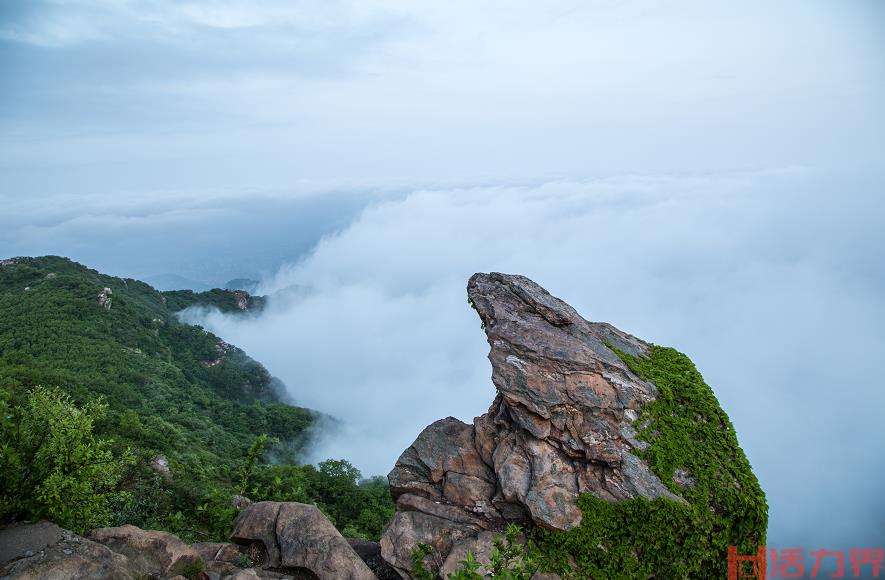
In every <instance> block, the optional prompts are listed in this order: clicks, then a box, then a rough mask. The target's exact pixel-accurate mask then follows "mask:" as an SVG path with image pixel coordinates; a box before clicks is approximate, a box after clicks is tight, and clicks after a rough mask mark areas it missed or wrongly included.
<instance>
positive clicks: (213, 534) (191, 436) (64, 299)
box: [0, 256, 393, 540]
mask: <svg viewBox="0 0 885 580" xmlns="http://www.w3.org/2000/svg"><path fill="white" fill-rule="evenodd" d="M104 288H110V289H111V291H112V294H110V296H111V297H112V301H111V304H110V308H108V307H107V305H102V304H100V303H99V299H98V298H99V294H101V293H103V291H104ZM169 294H170V293H166V294H164V293H160V292H158V291H156V290H155V289H153V288H152V287H150V286H148V285H147V284H144V283H143V282H139V281H137V280H131V279H121V278H114V277H111V276H105V275H102V274H100V273H98V272H96V271H94V270H90V269H88V268H86V267H84V266H82V265H80V264H77V263H75V262H72V261H70V260H68V259H65V258H60V257H52V256H50V257H43V258H16V259H14V260H6V261H3V262H0V411H2V412H3V417H4V419H3V423H2V429H3V431H2V436H3V439H2V442H0V444H2V447H0V448H2V452H3V456H2V458H0V465H2V467H3V472H4V473H3V474H2V475H0V477H2V478H3V480H2V482H3V496H2V504H0V520H3V519H8V518H20V517H31V518H36V517H48V518H50V519H54V520H55V521H57V522H59V523H62V524H63V525H67V526H68V527H70V528H73V529H84V528H88V527H94V526H98V525H109V524H112V525H118V524H122V523H131V524H134V525H137V526H140V527H143V528H151V529H166V530H169V531H172V532H175V533H178V534H180V535H182V536H183V537H184V538H187V539H200V540H207V539H217V540H221V539H226V537H225V536H226V534H227V533H228V532H229V530H230V527H231V524H232V522H233V518H234V516H235V514H236V510H235V509H234V507H233V506H232V503H231V496H233V495H236V494H242V493H243V492H244V491H245V495H247V496H248V497H249V498H250V499H252V500H253V501H259V500H263V499H278V500H282V501H290V500H291V501H306V502H309V503H316V504H317V505H318V506H319V507H320V508H321V509H322V510H323V511H325V512H326V513H327V514H329V515H330V516H331V517H332V519H333V523H335V524H336V525H338V526H339V528H340V529H342V531H347V532H351V533H352V535H356V536H360V537H367V538H377V537H378V535H379V534H380V526H381V525H383V523H384V522H386V521H387V519H388V518H389V517H390V515H391V514H392V512H393V503H392V500H391V499H390V496H389V493H388V491H387V488H386V485H383V483H382V482H381V481H380V480H377V479H371V480H366V481H362V478H361V475H360V474H359V472H358V471H357V470H356V469H354V468H353V467H352V466H350V464H348V463H347V462H344V461H333V462H327V464H328V465H327V464H321V466H320V467H319V469H317V468H315V467H313V466H311V465H304V466H301V465H293V463H296V462H297V460H298V457H299V455H300V453H301V451H302V450H303V448H304V446H305V444H306V443H307V442H308V440H307V439H308V433H309V428H310V427H311V425H312V424H313V423H314V421H315V420H316V418H317V414H316V413H315V412H313V411H310V410H308V409H304V408H300V407H294V406H291V405H287V404H284V403H283V402H281V401H280V399H279V390H280V384H279V382H278V381H276V380H275V379H273V378H272V377H271V376H270V374H269V373H268V372H267V370H266V369H265V368H264V367H263V366H261V365H260V364H259V363H257V362H256V361H254V360H252V359H250V358H249V357H248V356H246V355H245V353H243V352H242V351H241V350H239V349H237V348H235V347H233V346H231V345H229V344H227V343H224V342H223V341H221V340H220V339H219V338H218V337H216V336H214V335H212V334H211V333H209V332H206V331H205V330H203V329H202V328H200V327H198V326H191V325H187V324H182V323H181V322H179V321H178V319H177V318H176V316H175V314H174V310H176V309H178V307H179V306H181V304H182V302H181V301H178V302H176V300H178V298H180V296H179V297H176V298H175V299H172V298H169V297H168V295H169ZM171 294H176V293H171ZM205 294H212V293H211V292H210V293H202V294H201V295H200V296H203V295H205ZM229 294H232V293H229ZM176 295H177V294H176ZM170 303H172V306H171V307H170ZM44 387H46V388H44ZM35 401H39V403H35ZM51 413H55V415H51ZM61 416H64V417H66V418H65V421H68V422H67V423H65V422H64V421H62V422H61V423H62V424H61V426H58V427H53V428H52V429H50V430H49V431H47V432H48V433H50V434H53V433H62V431H57V429H67V431H64V433H65V434H64V436H63V437H62V438H63V439H70V441H71V443H70V444H71V445H73V447H71V449H70V450H71V453H73V455H70V454H65V453H64V452H62V451H60V450H59V449H60V448H59V446H58V445H52V446H49V447H46V448H45V451H43V452H40V453H37V454H34V455H33V463H34V465H28V464H27V463H26V462H27V461H28V460H30V459H31V455H30V451H28V450H29V449H41V448H42V447H41V445H46V444H45V443H41V440H40V437H39V436H38V435H34V434H35V433H37V434H39V433H40V431H39V430H40V429H42V428H43V427H41V425H42V426H45V425H46V424H47V423H48V422H50V417H56V418H57V417H61ZM51 421H53V422H58V421H56V420H55V419H52V420H51ZM52 441H55V439H53V440H52ZM59 454H62V455H64V457H65V461H69V459H67V458H68V457H69V456H72V457H75V458H76V457H88V458H89V459H88V460H87V463H90V462H95V461H99V460H100V461H105V460H107V461H108V463H107V464H106V466H105V469H103V470H89V469H86V468H78V469H77V470H75V471H74V473H73V475H70V474H69V473H68V470H67V469H66V468H64V467H63V466H62V467H59V466H60V465H63V461H62V460H61V459H59V458H58V455H59ZM266 455H272V456H273V457H274V458H275V459H276V460H278V461H280V462H282V463H281V464H278V465H267V464H265V463H264V462H263V461H264V458H265V456H266ZM111 458H113V459H111ZM160 458H165V460H166V461H167V462H168V468H169V473H164V472H163V469H162V466H160V465H158V460H159V459H160ZM75 460H76V461H80V459H75ZM323 465H327V466H326V467H325V468H324V467H323ZM59 469H60V470H61V473H62V474H63V476H64V477H62V478H61V479H59V476H54V477H55V478H54V479H53V478H52V476H51V474H52V473H55V472H57V471H58V470H59ZM46 474H49V475H46ZM78 478H79V479H78ZM40 482H43V483H42V485H43V489H44V491H43V492H42V495H41V493H37V494H34V497H33V498H31V497H29V492H28V490H29V489H37V487H38V486H39V485H41V483H40ZM90 490H91V491H90ZM53 494H55V495H57V496H58V497H55V496H53ZM76 494H80V495H79V496H78V495H76ZM75 497H80V498H87V499H84V500H83V501H82V502H81V501H79V500H77V501H76V502H75V501H74V498H75ZM68 499H70V502H68ZM68 503H71V505H70V506H69V505H68ZM74 503H76V506H74ZM77 510H80V511H77ZM373 510H374V511H373ZM381 520H383V521H382V522H381V524H379V523H378V522H379V521H381Z"/></svg>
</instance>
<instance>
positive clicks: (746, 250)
mask: <svg viewBox="0 0 885 580" xmlns="http://www.w3.org/2000/svg"><path fill="white" fill-rule="evenodd" d="M836 183H838V184H839V186H840V187H839V189H838V190H837V189H835V184H836ZM874 187H875V182H866V183H864V182H863V181H860V180H858V179H857V178H856V177H855V178H852V177H851V176H845V175H832V174H830V175H826V174H822V173H820V172H816V171H812V170H806V169H798V168H794V169H783V170H772V171H766V172H754V173H738V174H722V175H699V176H658V177H653V176H652V177H629V176H628V177H622V178H614V179H606V180H598V181H580V182H573V181H572V182H569V181H566V182H553V183H547V184H542V185H535V186H526V187H508V186H502V187H478V188H465V189H457V190H424V191H415V192H414V193H412V194H410V195H408V196H406V197H405V198H404V199H397V200H390V201H385V202H381V203H377V204H374V205H372V206H370V207H369V208H367V209H366V210H364V211H363V213H362V214H361V215H360V216H359V218H358V219H356V220H355V221H354V222H353V224H352V225H350V226H349V227H347V228H346V229H344V230H343V231H341V232H340V233H337V234H335V235H332V236H329V237H327V238H325V239H324V240H322V241H321V242H320V243H319V244H317V246H316V247H315V248H314V249H313V250H312V252H311V253H310V254H309V255H308V256H306V257H305V258H304V259H302V260H300V261H299V262H297V263H294V264H292V265H290V266H288V267H285V268H283V269H281V271H280V272H279V273H278V274H277V275H275V276H274V277H272V278H271V279H268V280H266V281H265V284H264V287H263V290H264V291H266V292H279V293H280V294H279V295H278V297H277V298H276V299H275V300H273V301H272V302H271V305H270V309H269V310H268V311H267V312H266V313H265V314H263V315H262V316H261V317H260V318H258V319H255V320H246V321H243V320H241V319H237V318H227V317H224V316H222V315H218V314H212V315H209V316H208V318H205V319H202V320H201V321H202V322H203V323H204V324H206V325H207V326H208V327H209V328H211V329H212V330H214V331H216V332H218V333H220V334H221V335H222V336H224V337H225V338H226V339H229V340H232V341H233V342H235V343H236V344H238V345H241V346H242V347H243V348H245V349H246V350H247V351H248V352H250V353H251V354H253V356H256V357H257V358H258V359H259V360H262V361H263V362H265V363H266V364H267V365H268V367H269V368H270V370H271V371H272V372H273V373H275V374H277V375H279V376H280V377H281V378H283V379H284V381H285V382H286V383H287V384H288V385H289V386H290V388H291V389H292V392H293V395H294V397H295V398H296V400H297V401H299V402H300V403H301V404H305V405H307V406H310V407H314V408H317V409H320V410H323V411H326V412H328V413H331V414H334V415H336V416H338V417H340V418H341V419H342V420H343V421H344V422H345V428H344V429H343V430H342V431H341V432H339V433H337V434H335V435H332V436H330V437H327V438H326V439H324V440H323V441H322V442H321V444H320V446H319V447H318V448H317V449H316V451H315V454H316V457H315V458H316V459H320V458H324V457H326V456H334V457H347V458H349V459H351V460H353V461H354V462H355V463H356V464H357V465H358V466H359V467H360V468H361V469H362V470H363V471H364V472H366V473H386V472H387V471H388V470H389V469H390V468H391V466H392V464H393V462H394V461H395V459H396V457H397V455H398V454H399V453H400V452H401V451H402V450H403V449H405V447H406V446H408V445H409V444H410V443H411V442H412V440H413V439H414V437H415V436H416V435H417V434H418V432H419V431H420V430H421V429H422V428H423V427H424V426H426V425H427V424H429V423H430V422H431V421H433V420H436V419H439V418H442V417H445V416H448V415H453V416H456V417H459V418H460V419H462V420H470V419H471V418H472V417H474V416H475V415H478V414H481V413H482V412H484V411H485V409H486V408H487V406H488V405H489V403H490V402H491V400H492V398H493V396H494V389H493V386H492V384H491V381H490V378H489V377H490V367H489V364H488V361H487V360H486V359H485V355H486V354H487V352H488V346H487V345H486V343H485V340H484V338H485V337H484V334H483V333H482V331H481V330H480V328H479V322H478V320H477V318H476V316H475V314H474V313H473V312H472V311H471V310H470V308H469V307H468V306H467V305H466V299H465V285H466V281H467V278H468V277H469V276H470V275H471V274H472V273H473V272H476V271H504V272H511V273H521V274H525V275H528V276H529V277H531V278H533V279H534V280H536V281H537V282H539V283H540V284H542V285H543V286H545V287H546V288H547V289H548V290H550V291H551V292H553V293H554V294H555V295H558V296H560V297H562V298H563V299H565V300H566V301H568V302H569V303H571V304H572V305H574V306H575V307H576V308H577V309H578V311H579V312H581V313H582V314H584V316H585V317H587V318H589V319H591V320H603V321H608V322H611V323H613V324H615V325H616V326H618V327H620V328H622V329H624V330H626V331H628V332H631V333H634V334H636V335H638V336H640V337H643V338H645V339H647V340H650V341H653V342H655V343H659V344H666V345H672V346H675V347H677V348H679V349H680V350H682V351H684V352H686V353H688V354H689V355H690V356H692V358H693V359H694V360H695V362H696V363H697V364H698V366H699V368H700V370H701V371H702V372H703V373H704V375H705V377H706V378H707V380H708V382H709V383H710V384H711V385H713V386H714V389H715V391H716V393H717V395H718V397H719V398H720V401H721V402H722V404H723V406H724V407H725V409H726V410H727V411H728V412H729V413H730V415H731V417H732V419H733V421H734V423H735V425H736V428H737V430H738V433H739V436H740V440H741V443H742V444H743V446H744V448H745V450H746V451H747V453H748V456H749V458H750V460H751V462H752V463H753V465H754V467H755V469H756V470H757V473H758V474H759V477H760V479H761V482H762V484H763V487H764V488H765V489H766V490H767V492H768V494H769V499H770V503H771V508H772V512H771V515H772V524H771V535H772V542H785V541H789V542H791V543H794V544H801V545H814V546H817V545H834V544H836V543H845V542H848V543H850V542H852V541H854V542H855V543H862V544H864V545H866V544H867V543H869V541H870V540H871V539H873V538H874V537H879V538H882V537H883V535H882V531H883V530H882V529H881V516H882V513H883V512H882V510H881V508H882V505H881V502H880V499H879V498H878V495H877V494H878V492H877V491H876V490H878V489H881V487H882V486H883V484H885V460H883V459H882V457H881V454H878V453H875V452H873V450H874V449H880V448H881V446H882V443H883V441H885V431H883V427H882V426H881V424H880V423H879V421H878V415H879V414H880V410H881V408H882V405H883V404H885V395H883V392H882V390H881V388H879V384H880V382H881V381H880V380H879V377H878V362H877V357H878V354H877V353H881V352H885V339H883V337H882V334H881V331H880V329H881V328H882V325H883V323H885V310H883V306H882V301H881V296H882V292H883V290H885V288H883V281H885V278H883V275H882V274H883V272H882V269H881V261H880V260H879V259H878V254H879V248H881V247H883V243H885V235H883V233H882V231H883V230H882V229H881V228H880V227H879V226H880V225H881V224H880V223H879V222H880V218H878V217H875V216H881V215H883V214H882V210H885V207H883V202H882V200H881V199H880V198H877V197H875V196H874V195H872V192H873V191H874ZM836 191H838V193H836ZM876 502H880V503H878V504H877V503H876ZM821 522H827V524H826V525H823V524H822V523H821ZM876 534H878V536H876Z"/></svg>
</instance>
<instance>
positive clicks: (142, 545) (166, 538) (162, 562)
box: [89, 525, 201, 576]
mask: <svg viewBox="0 0 885 580" xmlns="http://www.w3.org/2000/svg"><path fill="white" fill-rule="evenodd" d="M89 539H90V540H93V541H95V542H98V543H99V544H103V545H105V546H107V547H108V548H110V549H111V550H113V551H114V552H117V553H119V554H123V555H124V556H126V557H127V558H129V561H130V565H131V566H132V567H134V568H136V569H138V570H140V571H141V573H142V574H145V575H153V576H175V575H176V574H181V573H183V572H185V571H187V570H188V569H189V568H190V567H191V566H194V565H195V564H197V563H198V562H199V561H200V560H201V557H200V554H199V552H197V550H195V549H194V548H193V547H192V546H189V545H188V544H185V543H184V542H182V541H181V540H180V539H178V536H176V535H174V534H170V533H169V532H159V531H156V530H142V529H141V528H137V527H135V526H132V525H125V526H120V527H116V528H98V529H95V530H92V531H91V532H90V533H89Z"/></svg>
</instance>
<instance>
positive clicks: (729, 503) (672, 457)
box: [534, 346, 768, 579]
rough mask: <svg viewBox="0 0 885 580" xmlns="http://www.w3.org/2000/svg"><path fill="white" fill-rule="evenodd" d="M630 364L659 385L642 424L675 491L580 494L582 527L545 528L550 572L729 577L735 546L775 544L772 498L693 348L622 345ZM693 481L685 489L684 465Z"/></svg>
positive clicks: (542, 547)
mask: <svg viewBox="0 0 885 580" xmlns="http://www.w3.org/2000/svg"><path fill="white" fill-rule="evenodd" d="M616 352H617V354H618V356H620V357H621V359H622V360H624V362H625V363H626V364H627V365H628V366H629V367H630V369H631V370H632V371H633V372H635V373H637V374H638V375H639V376H641V377H642V378H643V379H646V380H651V381H653V382H654V384H655V385H656V386H657V389H658V397H657V399H656V400H655V401H653V402H652V403H649V404H648V405H646V406H645V408H644V409H643V410H642V413H641V415H640V417H639V420H638V421H637V425H639V426H640V427H641V429H640V432H639V435H638V437H639V439H641V440H644V441H647V442H648V443H650V447H649V448H648V449H646V450H645V451H644V452H641V453H638V454H639V455H640V456H641V457H642V458H643V459H645V460H646V461H648V462H649V464H650V466H651V468H652V470H653V471H654V472H655V474H657V475H658V477H660V478H661V481H663V482H664V483H665V485H667V486H668V487H669V488H670V489H671V491H673V492H674V493H677V494H679V495H681V496H682V497H683V498H684V499H686V500H687V501H686V502H685V503H680V502H676V501H672V500H668V499H664V498H656V499H654V500H647V499H644V498H636V499H633V500H630V501H624V502H618V503H608V502H604V501H602V500H599V499H597V498H595V497H593V496H590V495H584V496H581V497H580V498H579V501H578V505H579V507H580V508H581V510H582V513H583V517H582V520H581V525H580V526H579V527H578V528H576V529H574V530H571V531H569V532H551V531H546V530H536V532H535V534H534V539H535V541H536V543H537V549H538V555H539V557H540V558H541V559H542V563H543V566H544V568H545V569H547V570H549V571H554V572H558V573H560V574H561V575H564V576H569V575H572V574H576V575H577V577H580V578H585V577H588V576H590V577H596V578H612V579H620V578H624V579H627V578H645V577H649V576H651V575H660V574H661V573H662V572H665V573H666V575H667V577H676V578H704V579H706V578H723V577H725V576H726V574H727V563H728V558H727V549H728V546H729V545H737V546H738V547H739V548H740V550H742V551H743V552H744V553H751V552H754V551H755V550H756V548H757V546H758V545H762V544H764V543H765V531H766V527H767V521H768V512H767V505H766V502H765V495H764V494H763V492H762V489H761V488H760V487H759V483H758V481H757V480H756V477H755V475H754V474H753V472H752V470H751V468H750V464H749V462H748V461H747V459H746V457H745V456H744V453H743V451H742V450H741V449H740V447H739V445H738V441H737V437H736V435H735V432H734V427H733V426H732V425H731V422H730V421H729V419H728V417H727V416H726V414H725V412H724V411H723V410H722V409H721V408H720V406H719V404H718V402H717V400H716V397H715V395H714V394H713V391H712V390H711V389H710V387H709V386H707V384H706V383H705V382H704V380H703V378H702V377H701V375H700V373H699V372H698V371H697V369H695V367H694V365H693V364H692V363H691V361H690V360H689V359H688V357H686V356H685V355H684V354H682V353H679V352H677V351H676V350H674V349H671V348H663V347H658V346H653V347H652V348H651V351H650V352H649V356H648V357H647V358H639V357H632V356H630V355H627V354H625V353H623V352H619V351H617V350H616ZM677 469H679V470H681V473H682V474H683V476H684V477H683V481H686V479H685V477H690V478H691V479H692V480H693V483H692V484H689V485H685V486H680V485H679V484H677V482H676V480H675V479H674V475H676V473H677V472H676V470H677Z"/></svg>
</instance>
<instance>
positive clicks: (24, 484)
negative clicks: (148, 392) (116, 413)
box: [0, 387, 132, 532]
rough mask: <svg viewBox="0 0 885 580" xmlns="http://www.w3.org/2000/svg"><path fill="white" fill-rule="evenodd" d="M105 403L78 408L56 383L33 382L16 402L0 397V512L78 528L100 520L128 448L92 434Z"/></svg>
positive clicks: (113, 496)
mask: <svg viewBox="0 0 885 580" xmlns="http://www.w3.org/2000/svg"><path fill="white" fill-rule="evenodd" d="M106 409H107V407H106V406H105V405H104V403H103V402H102V401H101V399H96V400H93V401H90V402H88V403H86V404H85V405H83V406H82V407H78V406H77V405H76V404H75V403H74V402H73V401H72V400H71V398H70V397H69V396H68V395H66V394H64V393H62V392H61V391H60V390H58V389H50V388H45V387H36V388H34V389H33V390H31V391H30V392H29V393H28V396H27V399H26V401H25V402H24V404H22V405H18V406H15V407H12V408H10V407H9V406H8V405H7V404H6V403H3V408H2V409H0V410H2V411H3V415H2V421H0V436H2V443H0V490H2V491H0V517H15V518H18V517H23V518H30V519H39V518H47V519H51V520H52V521H55V522H57V523H58V524H59V525H61V526H63V527H66V528H69V529H71V530H74V531H76V532H83V531H85V530H88V529H90V528H95V527H99V526H102V525H106V524H107V523H108V522H109V521H110V519H111V516H112V513H111V505H112V504H114V503H119V502H121V500H125V494H124V492H121V491H119V488H118V486H119V482H120V478H121V477H122V474H123V471H124V468H125V466H126V465H127V464H129V463H131V462H132V456H131V455H130V453H129V451H128V450H127V451H125V452H123V453H121V454H119V455H116V456H115V455H114V453H113V452H112V451H111V445H112V441H111V440H109V439H99V438H97V437H95V435H94V434H93V432H92V430H93V425H94V423H95V422H96V421H97V420H99V419H101V418H102V417H103V416H104V414H105V411H106Z"/></svg>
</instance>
